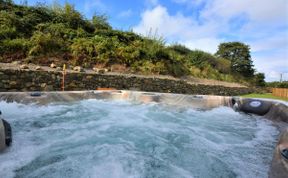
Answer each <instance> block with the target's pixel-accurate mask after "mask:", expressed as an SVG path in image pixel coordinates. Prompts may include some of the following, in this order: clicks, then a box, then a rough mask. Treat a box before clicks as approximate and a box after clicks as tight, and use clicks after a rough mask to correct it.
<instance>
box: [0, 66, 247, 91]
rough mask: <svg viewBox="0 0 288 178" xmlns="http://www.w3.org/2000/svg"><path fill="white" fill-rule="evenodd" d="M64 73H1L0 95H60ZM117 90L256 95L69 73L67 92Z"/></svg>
mask: <svg viewBox="0 0 288 178" xmlns="http://www.w3.org/2000/svg"><path fill="white" fill-rule="evenodd" d="M61 85H62V73H61V72H56V71H30V70H11V69H1V70H0V91H1V92H7V91H60V90H61ZM97 88H116V89H119V90H141V91H150V92H163V93H182V94H203V95H225V96H228V95H230V96H233V95H241V94H247V93H252V92H253V90H252V89H250V88H235V87H234V88H231V87H223V86H209V85H193V84H188V83H187V82H185V81H179V80H178V81H177V80H172V79H159V78H145V77H135V76H125V75H106V74H103V75H101V74H96V73H95V74H90V73H80V72H79V73H67V74H66V79H65V90H67V91H76V90H95V89H97Z"/></svg>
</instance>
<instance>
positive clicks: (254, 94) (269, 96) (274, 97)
mask: <svg viewBox="0 0 288 178" xmlns="http://www.w3.org/2000/svg"><path fill="white" fill-rule="evenodd" d="M241 97H244V98H267V99H275V100H282V101H288V98H283V97H279V96H273V95H272V94H271V93H265V94H257V93H252V94H248V95H242V96H241Z"/></svg>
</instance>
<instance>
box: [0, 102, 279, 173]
mask: <svg viewBox="0 0 288 178" xmlns="http://www.w3.org/2000/svg"><path fill="white" fill-rule="evenodd" d="M0 108H1V110H2V112H3V116H4V117H5V119H7V120H8V121H9V122H10V123H11V125H12V129H13V134H14V140H13V145H12V147H11V148H10V149H8V150H6V153H4V154H1V155H0V162H1V164H0V177H5V178H6V177H7V178H10V177H11V178H12V177H14V176H16V175H17V176H18V177H19V176H21V177H31V176H32V177H33V176H34V177H39V176H40V177H49V176H50V177H51V176H53V177H69V178H72V177H131V178H132V177H187V178H188V177H193V176H195V177H199V176H200V177H213V176H216V177H217V176H224V177H225V176H228V177H231V176H232V177H233V176H235V175H237V176H239V177H267V173H268V168H269V162H270V161H271V159H272V152H273V147H274V144H275V141H276V137H277V135H278V131H277V129H276V128H275V127H274V126H273V125H272V123H271V122H270V121H267V120H264V119H261V118H259V117H253V116H247V115H243V114H239V113H236V112H234V111H233V110H232V109H230V108H226V107H219V108H215V109H212V110H210V111H199V110H193V109H188V108H186V109H179V108H175V109H173V108H166V107H164V106H160V105H157V104H147V105H145V104H133V103H129V102H126V101H99V100H84V101H80V102H74V103H65V104H61V105H60V104H57V105H56V104H51V105H48V106H36V105H22V104H17V103H5V102H0ZM49 160H50V161H51V163H50V162H49ZM215 163H217V164H215ZM33 165H34V166H35V165H37V166H38V167H37V166H36V168H35V169H34V168H33ZM16 170H18V171H16ZM47 171H48V173H47ZM49 172H50V174H49ZM212 175H213V176H212Z"/></svg>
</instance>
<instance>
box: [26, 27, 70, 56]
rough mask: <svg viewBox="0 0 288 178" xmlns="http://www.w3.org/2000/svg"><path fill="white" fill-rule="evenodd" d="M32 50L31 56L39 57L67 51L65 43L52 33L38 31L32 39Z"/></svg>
mask: <svg viewBox="0 0 288 178" xmlns="http://www.w3.org/2000/svg"><path fill="white" fill-rule="evenodd" d="M30 44H31V49H30V51H29V55H31V56H39V55H45V54H51V53H59V52H61V51H64V50H65V46H66V45H65V42H64V40H62V39H61V38H57V37H55V36H53V35H51V34H50V33H42V32H39V31H36V32H35V33H34V34H33V36H32V37H31V39H30Z"/></svg>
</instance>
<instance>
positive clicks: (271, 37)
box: [133, 0, 288, 80]
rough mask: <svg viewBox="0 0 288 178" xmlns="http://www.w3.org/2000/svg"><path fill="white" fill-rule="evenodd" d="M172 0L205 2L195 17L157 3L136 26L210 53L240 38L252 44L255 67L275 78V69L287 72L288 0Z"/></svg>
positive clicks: (145, 31)
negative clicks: (239, 19)
mask: <svg viewBox="0 0 288 178" xmlns="http://www.w3.org/2000/svg"><path fill="white" fill-rule="evenodd" d="M173 1H174V2H177V3H186V4H187V5H188V4H189V5H191V6H194V8H191V10H199V9H197V6H198V5H199V4H202V5H203V3H204V2H205V7H204V8H201V11H200V12H199V18H198V19H195V18H193V17H192V16H184V15H183V14H182V13H181V12H178V13H176V14H173V15H172V14H169V12H168V10H167V8H166V7H164V6H161V5H157V6H154V7H153V8H152V9H151V8H148V9H146V11H144V12H143V13H142V16H141V21H140V22H139V24H138V25H137V26H135V27H134V28H133V30H134V31H135V32H137V33H141V34H144V35H147V34H148V32H149V31H150V30H151V29H152V30H153V31H157V33H158V34H159V35H161V36H163V37H164V38H166V39H167V40H168V42H169V41H170V42H171V41H172V42H173V41H176V42H180V43H182V44H184V45H186V46H187V47H189V48H191V49H201V50H204V51H208V52H211V53H214V52H216V49H217V46H218V45H219V43H221V42H224V41H239V40H240V41H242V42H244V43H247V44H249V45H250V47H251V51H252V52H253V53H252V57H253V60H254V64H255V66H256V69H257V70H258V71H259V72H265V74H266V76H267V79H268V80H272V79H274V78H275V76H273V75H274V74H275V73H277V72H276V71H279V72H282V73H283V72H284V73H285V72H287V73H288V64H287V61H288V54H287V53H288V52H286V51H288V30H287V27H288V4H287V3H288V1H287V0H274V1H270V0H241V1H235V0H232V1H227V0H207V1H204V0H196V1H192V0H190V1H189V0H173ZM235 17H236V19H235ZM237 17H244V18H245V21H244V22H242V24H241V22H238V21H237ZM232 23H236V26H237V25H238V24H237V23H239V27H238V26H237V28H236V29H233V28H232ZM255 52H256V53H255ZM259 53H262V55H258V54H259ZM256 54H257V55H256ZM283 66H284V67H283ZM285 67H286V69H285ZM280 68H281V70H280ZM279 72H278V73H279Z"/></svg>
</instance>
